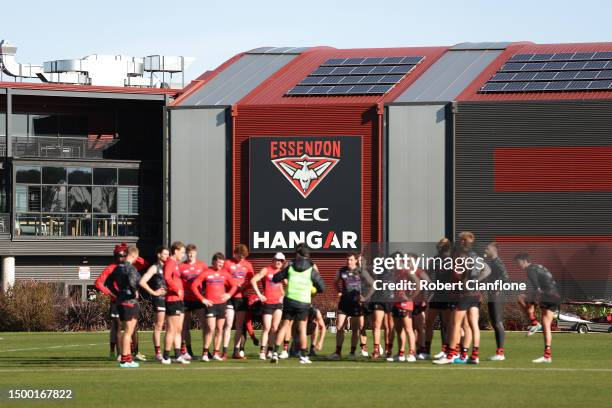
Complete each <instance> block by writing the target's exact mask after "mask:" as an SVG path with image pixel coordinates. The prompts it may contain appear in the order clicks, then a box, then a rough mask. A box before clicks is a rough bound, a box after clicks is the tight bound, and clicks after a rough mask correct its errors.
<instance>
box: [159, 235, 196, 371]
mask: <svg viewBox="0 0 612 408" xmlns="http://www.w3.org/2000/svg"><path fill="white" fill-rule="evenodd" d="M170 253H171V255H170V257H169V258H168V260H167V261H166V263H165V264H164V280H165V281H166V286H167V288H168V290H167V292H166V338H165V341H164V354H163V358H162V361H161V363H162V364H170V363H171V362H172V360H170V349H172V347H174V361H175V362H177V363H180V364H189V360H186V359H185V358H184V357H183V356H182V355H181V331H182V330H183V313H184V311H185V305H184V303H183V299H184V289H183V281H182V279H181V272H180V268H179V267H180V264H181V261H182V259H183V257H184V256H185V244H183V243H182V242H180V241H176V242H173V243H172V245H171V246H170Z"/></svg>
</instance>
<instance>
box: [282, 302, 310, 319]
mask: <svg viewBox="0 0 612 408" xmlns="http://www.w3.org/2000/svg"><path fill="white" fill-rule="evenodd" d="M308 312H309V307H308V306H305V307H304V306H295V305H292V304H284V305H283V320H294V321H298V322H303V321H304V320H307V319H308V315H309V313H308Z"/></svg>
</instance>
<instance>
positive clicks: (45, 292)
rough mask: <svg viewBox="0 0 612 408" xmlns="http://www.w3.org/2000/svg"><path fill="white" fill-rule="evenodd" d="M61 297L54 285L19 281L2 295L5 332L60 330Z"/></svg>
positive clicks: (1, 306)
mask: <svg viewBox="0 0 612 408" xmlns="http://www.w3.org/2000/svg"><path fill="white" fill-rule="evenodd" d="M59 300H60V296H59V295H58V293H57V287H56V286H55V285H53V284H49V283H44V282H37V281H33V280H22V281H18V282H16V283H15V285H13V286H12V287H11V288H9V290H8V291H7V292H6V293H5V294H2V295H1V296H0V315H2V316H3V317H4V318H3V319H2V321H1V322H0V327H1V329H2V330H12V331H46V330H55V329H56V328H57V307H58V303H60V302H59Z"/></svg>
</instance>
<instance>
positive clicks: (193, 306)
mask: <svg viewBox="0 0 612 408" xmlns="http://www.w3.org/2000/svg"><path fill="white" fill-rule="evenodd" d="M199 309H204V304H203V303H202V302H200V301H199V300H185V310H186V311H187V312H193V311H194V310H199Z"/></svg>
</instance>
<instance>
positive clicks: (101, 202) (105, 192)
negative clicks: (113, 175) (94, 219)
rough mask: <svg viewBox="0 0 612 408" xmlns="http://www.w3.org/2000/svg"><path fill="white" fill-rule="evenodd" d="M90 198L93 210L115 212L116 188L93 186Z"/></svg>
mask: <svg viewBox="0 0 612 408" xmlns="http://www.w3.org/2000/svg"><path fill="white" fill-rule="evenodd" d="M92 198H93V211H94V212H97V213H114V212H117V189H116V188H115V187H94V188H93V194H92Z"/></svg>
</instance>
